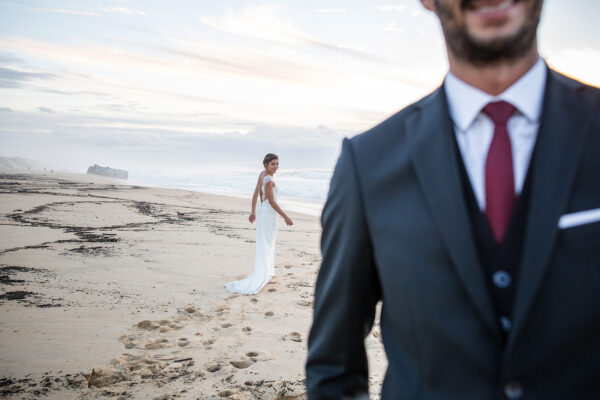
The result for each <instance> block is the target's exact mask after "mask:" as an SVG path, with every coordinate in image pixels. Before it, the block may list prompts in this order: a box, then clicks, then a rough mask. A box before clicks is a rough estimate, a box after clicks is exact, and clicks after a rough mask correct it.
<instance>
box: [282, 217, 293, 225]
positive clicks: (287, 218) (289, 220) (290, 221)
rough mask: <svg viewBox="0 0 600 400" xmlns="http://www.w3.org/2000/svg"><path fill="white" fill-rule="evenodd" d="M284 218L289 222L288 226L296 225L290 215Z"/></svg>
mask: <svg viewBox="0 0 600 400" xmlns="http://www.w3.org/2000/svg"><path fill="white" fill-rule="evenodd" d="M283 220H284V221H285V223H286V224H287V226H290V225H294V223H293V222H292V220H291V219H290V217H288V216H285V217H283Z"/></svg>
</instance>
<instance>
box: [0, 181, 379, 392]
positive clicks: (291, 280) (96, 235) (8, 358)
mask: <svg viewBox="0 0 600 400" xmlns="http://www.w3.org/2000/svg"><path fill="white" fill-rule="evenodd" d="M0 183H1V184H0V198H1V199H2V202H1V206H0V214H1V215H0V238H1V239H2V240H0V243H1V245H0V268H1V272H0V273H1V277H2V280H1V284H0V308H1V311H2V317H1V319H0V361H1V362H0V364H1V366H0V391H1V392H2V395H3V396H5V397H7V398H32V399H33V398H38V397H39V396H41V395H43V396H45V398H49V399H67V398H86V399H87V398H140V399H142V398H152V399H153V398H165V399H170V398H190V399H196V398H202V399H204V398H219V397H221V398H223V397H227V398H231V399H246V398H248V399H250V398H266V399H267V398H283V397H281V396H282V395H281V396H280V394H281V393H284V394H286V396H289V397H288V398H303V396H304V395H305V387H304V362H305V358H306V337H307V334H308V329H309V327H310V321H311V317H312V307H311V306H312V297H313V292H314V282H315V279H316V274H317V271H318V266H319V264H320V253H319V246H318V242H319V240H320V225H319V221H318V218H317V217H315V216H310V215H304V214H299V213H294V212H291V213H290V216H291V218H292V219H293V220H294V226H292V227H286V226H285V224H283V223H280V224H279V231H278V239H277V246H276V268H275V269H276V281H277V283H275V284H269V285H267V286H266V287H265V288H264V289H263V290H262V291H261V292H260V293H259V294H258V295H256V296H238V295H233V294H231V293H229V292H227V291H226V290H225V289H224V288H223V285H224V284H225V283H227V282H229V281H231V280H235V279H238V278H241V277H244V276H246V275H247V274H249V273H250V272H251V270H252V268H253V259H254V225H251V224H250V223H249V222H248V220H247V216H248V210H249V205H250V204H249V203H250V201H249V199H240V198H236V197H229V196H220V195H212V194H211V195H209V194H204V193H199V192H190V191H185V190H178V189H160V188H147V187H139V186H131V185H127V184H126V182H121V181H116V180H112V179H108V178H104V177H97V176H91V175H86V174H64V173H54V174H1V175H0ZM377 329H378V328H377V327H376V328H375V331H374V333H375V336H376V335H377ZM375 336H372V335H369V338H368V339H367V347H368V348H370V360H371V359H372V360H373V363H374V365H375V366H376V367H379V366H380V365H383V364H382V363H384V360H383V358H384V356H383V354H382V350H381V349H380V347H381V346H380V343H379V340H378V338H377V337H375ZM376 369H377V368H376ZM379 369H381V368H379ZM92 371H93V372H92ZM380 379H381V377H380V376H378V375H377V374H375V376H374V377H373V379H372V381H373V385H374V387H376V386H377V384H378V383H380ZM278 393H279V394H278ZM161 396H162V397H161ZM278 396H279V397H278Z"/></svg>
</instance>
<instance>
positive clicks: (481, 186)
mask: <svg viewBox="0 0 600 400" xmlns="http://www.w3.org/2000/svg"><path fill="white" fill-rule="evenodd" d="M546 75H547V67H546V63H545V62H544V61H543V60H542V59H541V58H540V59H539V60H538V61H537V62H536V63H535V65H534V66H533V67H531V69H530V70H529V71H527V73H525V75H523V76H522V77H521V78H520V79H519V80H518V81H516V82H515V83H514V84H512V85H511V86H510V87H509V88H508V89H506V90H505V91H504V92H503V93H501V94H499V95H498V96H492V95H489V94H487V93H485V92H482V91H481V90H479V89H476V88H474V87H473V86H471V85H469V84H467V83H465V82H463V81H461V80H460V79H458V78H457V77H456V75H454V74H452V72H448V75H447V76H446V79H445V81H444V89H445V90H446V97H447V99H448V107H449V111H450V118H451V119H452V122H453V123H454V133H455V134H456V140H457V142H458V147H459V149H460V153H461V155H462V159H463V162H464V164H465V168H466V169H467V174H468V175H469V180H470V181H471V187H472V188H473V192H474V193H475V198H476V199H477V203H478V204H479V208H480V209H481V210H482V211H483V210H485V160H486V158H487V153H488V149H489V147H490V144H491V142H492V137H493V135H494V123H493V122H492V120H491V119H490V118H489V117H488V116H487V115H485V114H484V113H483V112H481V110H482V109H483V108H484V107H485V106H486V105H487V104H488V103H490V102H494V101H500V100H504V101H506V102H508V103H510V104H512V105H513V106H514V107H515V108H516V109H517V111H516V112H515V113H514V114H513V115H512V116H511V117H510V119H509V120H508V124H507V129H508V135H509V136H510V142H511V148H512V159H513V172H514V183H515V192H516V193H517V194H520V193H521V190H522V189H523V183H524V181H525V177H526V176H527V170H528V168H529V161H530V160H531V153H532V152H533V147H534V145H535V141H536V138H537V132H538V128H539V126H540V115H541V113H542V102H543V99H544V90H545V87H546Z"/></svg>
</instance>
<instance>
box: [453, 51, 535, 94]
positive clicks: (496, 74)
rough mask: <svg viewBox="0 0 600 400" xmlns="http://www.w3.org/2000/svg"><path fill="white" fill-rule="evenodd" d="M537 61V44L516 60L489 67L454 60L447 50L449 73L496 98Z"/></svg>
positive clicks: (457, 59)
mask: <svg viewBox="0 0 600 400" xmlns="http://www.w3.org/2000/svg"><path fill="white" fill-rule="evenodd" d="M538 59H539V54H538V51H537V44H536V45H535V46H533V47H532V49H531V51H529V52H528V53H527V54H525V55H524V56H523V57H521V58H519V59H517V60H511V61H506V62H501V63H498V64H494V65H489V66H477V65H473V64H471V63H469V62H468V61H466V60H462V59H459V58H456V57H455V56H454V55H453V54H452V52H451V51H450V50H448V63H449V64H450V71H451V72H452V73H453V74H454V75H456V77H457V78H459V79H460V80H462V81H463V82H465V83H468V84H469V85H471V86H473V87H476V88H477V89H479V90H481V91H483V92H485V93H488V94H490V95H492V96H497V95H499V94H500V93H502V92H504V91H505V90H506V89H508V88H509V87H510V86H511V85H512V84H513V83H515V82H516V81H518V80H519V78H521V77H522V76H523V75H525V73H526V72H527V71H529V69H530V68H531V67H533V66H534V65H535V63H536V62H537V60H538Z"/></svg>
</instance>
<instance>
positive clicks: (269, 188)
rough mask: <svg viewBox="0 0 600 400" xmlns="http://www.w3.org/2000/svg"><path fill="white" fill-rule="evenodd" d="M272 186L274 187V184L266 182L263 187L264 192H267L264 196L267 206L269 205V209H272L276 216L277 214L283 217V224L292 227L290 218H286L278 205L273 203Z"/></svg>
mask: <svg viewBox="0 0 600 400" xmlns="http://www.w3.org/2000/svg"><path fill="white" fill-rule="evenodd" d="M273 186H275V183H274V182H267V184H266V185H265V192H267V193H266V195H267V199H268V200H269V204H271V207H273V210H275V212H277V214H279V215H281V216H282V217H283V219H284V220H285V223H286V224H287V225H288V226H290V225H294V223H293V222H292V220H291V219H290V217H288V216H287V215H286V214H285V213H284V212H283V210H282V209H281V208H280V207H279V205H278V204H277V202H276V201H275V196H274V195H273Z"/></svg>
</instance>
